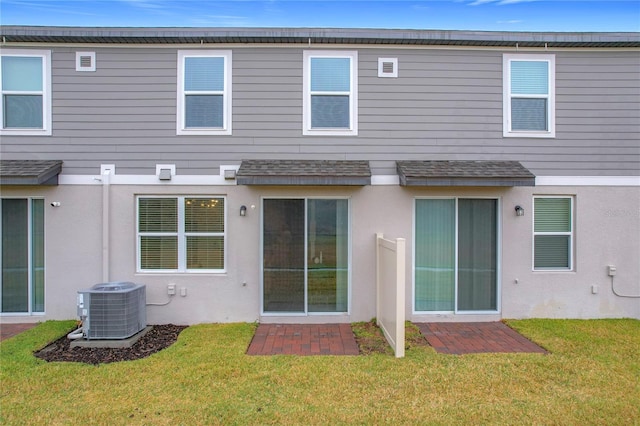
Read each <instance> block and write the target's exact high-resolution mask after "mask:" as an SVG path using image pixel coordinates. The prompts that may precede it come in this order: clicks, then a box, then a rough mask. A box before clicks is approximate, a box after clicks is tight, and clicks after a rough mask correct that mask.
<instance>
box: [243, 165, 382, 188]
mask: <svg viewBox="0 0 640 426" xmlns="http://www.w3.org/2000/svg"><path fill="white" fill-rule="evenodd" d="M236 179H237V182H238V184H239V185H357V186H361V185H370V184H371V169H370V168H369V162H368V161H347V160H335V161H332V160H243V161H242V163H241V165H240V169H239V170H238V174H237V176H236Z"/></svg>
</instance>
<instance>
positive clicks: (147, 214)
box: [138, 198, 178, 232]
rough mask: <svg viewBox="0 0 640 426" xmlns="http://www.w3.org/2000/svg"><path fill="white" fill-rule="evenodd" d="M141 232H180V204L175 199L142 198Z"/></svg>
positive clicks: (139, 211) (139, 218)
mask: <svg viewBox="0 0 640 426" xmlns="http://www.w3.org/2000/svg"><path fill="white" fill-rule="evenodd" d="M138 230H139V232H178V202H177V200H176V199H175V198H140V200H139V203H138Z"/></svg>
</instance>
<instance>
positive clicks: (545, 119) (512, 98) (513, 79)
mask: <svg viewBox="0 0 640 426" xmlns="http://www.w3.org/2000/svg"><path fill="white" fill-rule="evenodd" d="M503 79H504V130H503V135H504V136H506V137H539V138H545V137H546V138H553V137H555V135H556V130H555V56H554V55H526V54H505V55H504V57H503Z"/></svg>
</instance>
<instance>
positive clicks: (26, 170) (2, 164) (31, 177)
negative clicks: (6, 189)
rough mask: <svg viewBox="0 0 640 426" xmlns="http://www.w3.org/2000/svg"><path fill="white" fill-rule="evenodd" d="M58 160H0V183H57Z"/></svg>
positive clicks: (60, 162) (59, 168)
mask: <svg viewBox="0 0 640 426" xmlns="http://www.w3.org/2000/svg"><path fill="white" fill-rule="evenodd" d="M61 171H62V161H59V160H0V185H57V184H58V175H59V174H60V172H61Z"/></svg>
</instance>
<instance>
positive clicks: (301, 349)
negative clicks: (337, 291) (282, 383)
mask: <svg viewBox="0 0 640 426" xmlns="http://www.w3.org/2000/svg"><path fill="white" fill-rule="evenodd" d="M359 353H360V351H359V350H358V344H357V343H356V339H355V336H354V335H353V331H351V325H349V324H260V325H259V326H258V329H257V330H256V332H255V334H254V336H253V340H251V344H250V345H249V349H248V350H247V354H248V355H279V354H286V355H358V354H359Z"/></svg>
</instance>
